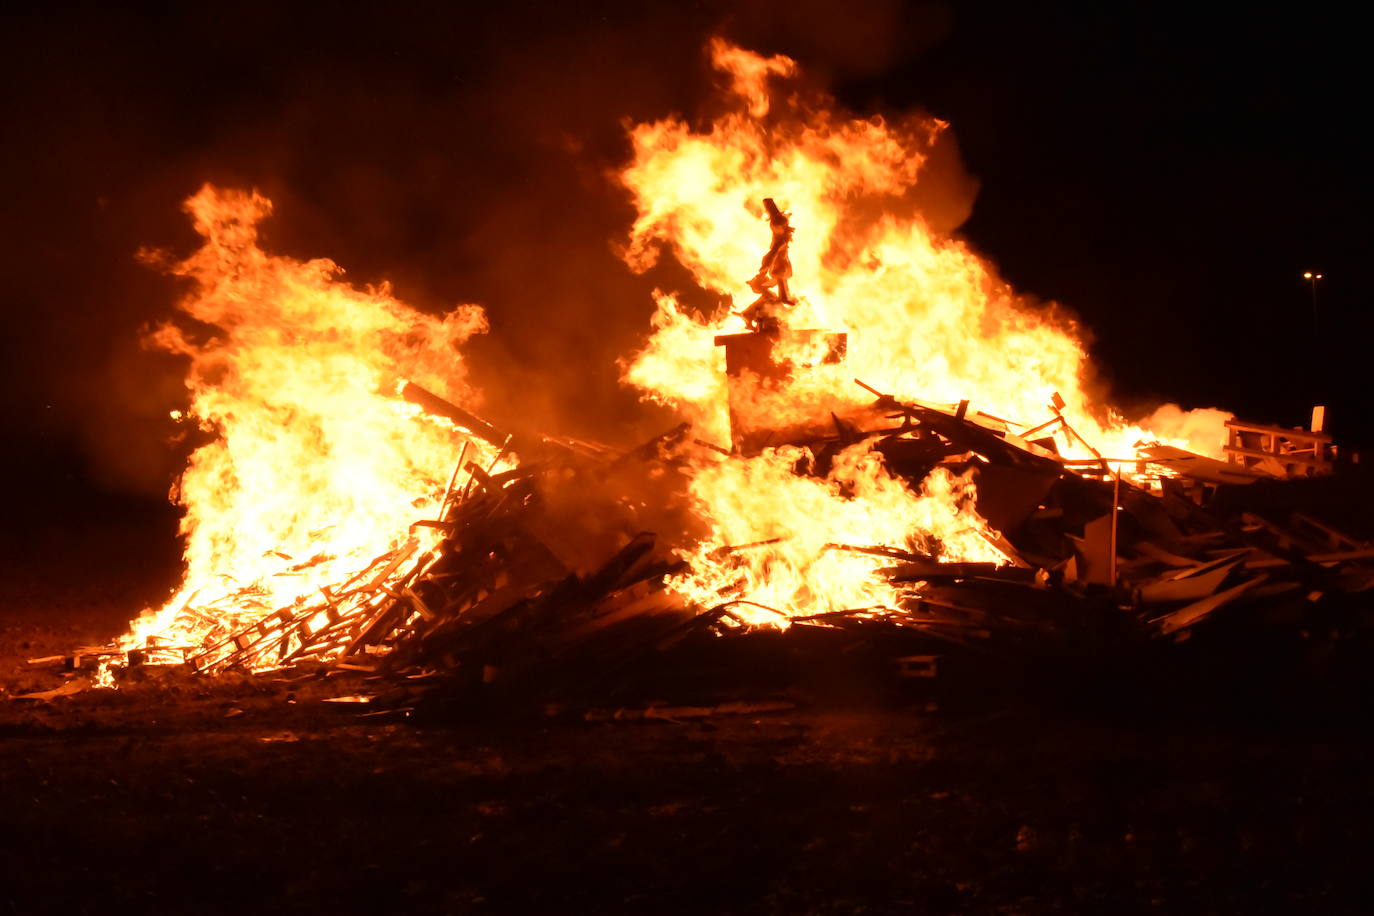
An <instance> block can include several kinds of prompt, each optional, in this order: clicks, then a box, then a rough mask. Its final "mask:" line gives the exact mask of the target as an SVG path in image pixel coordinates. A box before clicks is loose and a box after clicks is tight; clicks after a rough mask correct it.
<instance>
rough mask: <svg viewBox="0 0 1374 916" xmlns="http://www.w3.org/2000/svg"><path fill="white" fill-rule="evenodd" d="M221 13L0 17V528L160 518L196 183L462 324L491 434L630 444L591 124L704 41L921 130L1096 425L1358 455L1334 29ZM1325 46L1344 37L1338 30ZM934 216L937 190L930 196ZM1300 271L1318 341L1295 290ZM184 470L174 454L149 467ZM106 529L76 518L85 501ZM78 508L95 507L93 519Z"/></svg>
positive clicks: (1350, 121)
mask: <svg viewBox="0 0 1374 916" xmlns="http://www.w3.org/2000/svg"><path fill="white" fill-rule="evenodd" d="M1257 9H1258V7H1255V8H1253V9H1252V11H1251V12H1248V13H1242V12H1207V13H1200V12H1199V11H1198V10H1197V9H1196V8H1194V7H1192V6H1182V5H1180V6H1168V5H1161V4H1132V3H1113V4H1092V5H1087V4H1085V5H1081V6H1079V5H1069V4H1017V5H1010V4H1006V5H1004V4H989V3H926V4H906V5H903V4H893V3H857V4H855V3H843V4H841V3H833V4H832V3H815V2H787V3H783V2H758V3H745V4H729V3H720V2H709V3H696V4H679V5H674V6H672V7H667V6H665V7H660V6H658V5H653V4H630V3H579V4H572V3H568V4H561V5H553V4H532V3H504V4H500V5H497V4H491V5H488V6H485V7H472V6H463V5H458V4H440V3H405V2H400V3H389V4H384V5H370V6H365V7H364V6H357V7H355V6H350V5H347V4H340V5H335V6H333V7H330V8H328V9H327V10H323V11H322V10H317V9H314V8H304V7H301V8H292V7H289V6H285V5H280V4H270V3H257V2H240V3H233V4H218V5H215V6H214V7H213V8H192V9H183V8H180V7H174V6H172V5H142V6H138V5H125V6H122V7H121V8H120V9H118V10H114V9H105V8H103V6H100V5H89V6H71V5H68V6H53V5H43V6H41V7H37V6H35V7H33V8H32V9H30V10H28V11H27V12H19V13H13V12H12V13H9V14H6V17H5V21H4V29H3V34H4V38H3V39H0V40H2V41H3V50H4V53H3V55H2V56H3V64H0V66H2V67H3V77H4V83H3V86H4V89H3V91H4V96H3V109H0V113H2V115H3V122H2V123H3V124H4V130H5V140H4V144H3V152H0V156H3V161H0V174H3V175H4V181H5V185H6V201H5V206H4V208H3V219H4V222H5V225H4V229H3V246H2V249H0V250H3V258H4V261H3V263H2V264H0V270H2V271H3V272H2V273H0V277H3V285H0V302H2V303H3V318H4V328H5V332H4V343H3V353H2V355H3V373H2V374H0V384H2V385H3V392H4V403H5V429H6V445H5V454H6V461H7V464H8V465H9V467H8V468H7V471H8V479H9V480H10V481H12V482H13V484H14V492H15V497H14V499H13V500H12V506H31V507H34V508H38V509H40V510H41V511H43V512H55V513H58V514H60V512H58V510H59V509H60V508H61V507H63V506H68V507H80V506H90V505H96V504H97V503H98V504H99V505H109V506H114V507H115V508H112V509H111V510H110V511H123V508H121V507H124V508H127V506H128V505H130V504H135V503H136V504H144V503H147V504H152V503H154V502H157V501H160V500H161V499H162V498H163V495H164V494H165V492H166V489H167V486H168V484H169V483H170V482H171V480H172V479H173V477H174V476H175V474H176V472H177V470H178V468H179V466H180V462H181V460H182V458H183V454H182V452H181V451H179V450H178V447H176V446H169V445H168V443H167V440H168V438H169V436H170V435H171V434H172V432H173V428H172V425H171V424H170V422H169V421H168V420H167V418H166V414H167V411H168V410H170V409H171V408H173V407H177V406H179V405H180V404H181V403H182V401H183V397H184V396H183V393H182V389H181V382H180V369H179V367H178V366H177V364H176V362H175V360H173V359H171V358H170V357H167V356H164V355H161V354H157V353H153V352H150V351H147V350H144V349H142V348H141V347H140V345H139V335H140V329H141V328H143V327H144V326H146V325H147V324H148V323H149V322H153V321H157V320H159V319H161V318H163V317H166V316H167V315H169V314H170V313H171V310H172V304H173V302H174V300H175V296H176V289H175V287H174V286H173V284H172V283H170V282H169V281H168V280H167V279H166V278H164V277H161V276H159V275H157V274H156V273H155V272H153V271H152V270H149V269H148V268H146V267H144V266H142V265H140V264H139V263H137V262H136V260H135V257H134V255H135V252H136V251H137V250H138V249H139V248H141V247H144V246H156V247H160V248H169V249H171V250H173V251H177V252H181V253H185V252H188V251H189V250H191V248H192V247H193V246H194V243H195V239H194V236H193V235H192V233H191V231H190V228H189V224H188V221H187V220H186V218H185V217H184V215H183V214H182V213H181V212H180V209H179V208H180V202H181V200H182V199H183V198H185V197H186V196H188V195H189V194H191V193H192V192H194V191H195V189H196V188H197V187H198V186H199V185H200V184H201V183H202V182H204V181H207V180H209V181H215V182H218V183H222V184H227V185H232V186H240V187H258V188H260V189H261V190H262V191H263V192H264V193H266V194H267V195H268V196H270V197H271V198H272V199H273V201H274V202H275V204H276V215H275V216H274V217H273V218H272V220H271V221H270V222H269V223H268V224H267V230H266V237H267V245H268V247H269V248H270V249H272V250H275V251H278V252H283V253H288V254H292V255H295V256H298V257H319V256H324V257H329V258H332V259H334V260H335V261H337V262H338V263H340V264H341V265H343V266H344V267H345V268H346V269H347V270H348V277H349V278H350V279H351V280H352V281H353V282H357V283H367V282H378V281H382V280H389V281H391V282H392V283H394V284H395V287H396V291H397V294H398V295H399V297H400V298H402V299H403V300H405V301H407V302H410V303H412V304H414V305H416V306H418V307H421V308H425V309H436V310H437V309H442V308H447V307H449V306H451V305H453V304H455V303H458V302H478V303H481V304H482V305H483V306H485V307H486V308H487V310H488V313H489V315H490V319H491V324H492V330H491V333H490V335H489V336H488V337H487V338H486V339H483V340H481V341H479V342H475V343H474V344H473V345H472V346H471V347H470V348H469V355H468V358H469V362H470V363H471V365H472V367H473V372H474V375H475V378H476V381H477V383H478V384H479V386H481V387H482V388H484V389H485V390H486V392H487V395H488V402H489V403H488V409H489V411H490V412H491V413H492V414H493V415H494V416H496V417H498V418H509V417H512V416H515V415H522V416H523V418H524V419H525V421H526V422H529V423H532V424H534V425H538V426H542V427H544V428H549V429H553V430H555V431H559V432H564V433H570V434H581V435H587V436H594V437H600V438H604V439H610V440H619V441H630V440H632V439H634V438H636V437H640V436H643V435H647V434H650V433H653V432H656V431H658V430H659V429H660V428H662V427H663V426H665V425H666V418H665V417H663V416H662V415H661V414H655V413H654V412H653V411H649V410H647V409H644V408H642V407H641V406H640V405H638V404H637V403H636V400H635V397H634V395H633V394H632V393H630V392H627V391H625V390H623V389H621V388H619V387H618V385H617V384H616V369H615V366H614V361H615V358H616V357H618V356H621V355H624V354H625V353H627V352H628V351H629V350H630V349H631V348H632V347H633V346H634V344H635V343H636V342H637V341H638V340H639V339H640V338H641V337H642V335H643V334H644V333H645V331H646V329H647V319H648V315H649V313H650V311H651V301H650V297H649V292H650V290H651V289H652V288H653V287H654V286H667V287H670V288H671V287H674V286H682V285H683V284H685V283H687V280H686V278H685V275H684V274H683V273H682V272H681V271H680V270H678V269H675V268H674V267H673V266H672V265H671V264H668V265H665V266H663V267H661V268H657V269H656V270H655V271H653V272H651V274H650V275H648V276H644V277H639V276H635V275H633V274H631V273H630V272H629V271H628V270H627V269H626V268H624V266H623V265H622V264H621V263H620V262H619V261H618V260H617V259H616V257H615V255H614V253H613V251H612V244H613V243H615V242H617V241H620V240H622V239H623V238H624V236H625V233H626V231H627V229H628V226H629V223H630V221H631V220H632V218H633V211H632V209H631V207H630V205H629V203H628V200H627V198H626V197H625V195H624V193H623V192H622V191H620V190H618V189H617V188H616V186H615V184H614V182H613V181H612V180H611V179H610V178H609V176H610V175H611V174H612V173H613V171H614V169H615V168H616V167H617V166H618V165H620V164H622V163H623V162H624V161H625V159H626V156H627V154H628V145H627V143H626V140H625V133H624V127H623V123H624V121H625V119H630V120H633V121H639V120H645V119H651V118H658V117H663V116H666V115H668V114H670V113H672V112H683V113H686V114H688V115H689V116H690V115H698V114H700V112H701V110H702V108H701V106H702V104H703V102H704V100H705V99H706V98H707V96H708V93H709V89H710V86H711V76H710V73H709V71H708V68H707V66H706V63H705V56H704V52H703V45H704V42H705V40H706V38H707V37H708V36H709V35H711V34H713V33H717V32H719V33H721V34H725V35H727V36H729V37H731V38H732V39H734V40H736V41H739V42H742V43H744V44H746V45H747V46H750V47H754V48H757V49H759V50H762V51H766V52H783V53H787V54H789V55H792V56H794V57H795V58H797V59H798V60H799V62H800V63H801V64H802V66H803V67H804V68H806V69H807V70H808V71H809V72H810V73H811V74H813V75H814V76H815V77H816V78H817V79H819V80H822V81H824V82H825V83H827V84H828V85H830V86H831V88H832V90H833V91H834V92H836V93H837V95H838V97H839V98H840V99H841V101H842V102H843V103H844V104H846V105H847V106H849V107H851V108H852V109H854V110H855V111H858V112H860V113H871V112H889V113H892V112H901V111H906V110H910V109H914V108H919V109H923V110H925V111H927V112H930V113H932V114H934V115H936V116H938V117H940V118H942V119H945V120H947V121H949V122H950V123H951V124H952V125H953V131H954V135H955V137H957V142H958V149H959V150H960V152H961V155H962V159H963V162H964V168H965V170H966V172H967V174H968V175H971V176H973V179H976V185H975V183H974V182H973V181H971V180H968V179H967V177H966V176H965V177H964V178H962V179H959V176H957V175H956V176H955V178H956V179H957V181H956V183H959V182H962V183H961V184H960V186H959V190H958V192H957V194H966V193H971V192H972V190H973V189H974V188H975V187H976V189H977V196H976V199H974V201H973V204H972V211H971V216H970V218H969V219H968V220H967V222H966V223H965V224H964V225H963V227H962V228H961V230H960V233H961V234H962V235H963V236H964V237H965V238H967V239H968V240H969V241H970V242H971V243H972V244H973V245H974V246H975V247H976V248H977V249H978V250H979V251H981V252H982V253H984V254H986V255H987V256H988V257H989V258H990V259H991V260H992V261H993V262H994V263H996V264H997V265H998V266H999V267H1000V269H1001V271H1002V272H1003V274H1004V276H1005V277H1006V278H1007V279H1008V280H1009V281H1010V282H1011V283H1012V284H1013V285H1014V286H1015V287H1016V288H1018V289H1019V290H1021V291H1023V292H1025V293H1027V294H1030V295H1033V296H1036V297H1039V298H1042V299H1049V300H1056V301H1060V302H1063V303H1065V304H1067V305H1068V306H1069V307H1071V308H1072V309H1074V310H1075V311H1077V312H1078V313H1079V314H1080V315H1081V316H1082V317H1083V319H1084V321H1085V323H1086V324H1087V326H1088V327H1090V328H1091V329H1092V330H1093V333H1094V335H1095V339H1094V343H1093V351H1094V354H1095V357H1096V359H1097V362H1098V364H1099V368H1100V370H1101V372H1102V373H1103V374H1104V375H1105V376H1106V377H1107V379H1108V380H1109V381H1110V383H1111V384H1112V385H1113V387H1114V390H1115V392H1116V397H1117V398H1118V400H1119V401H1120V402H1121V403H1123V404H1125V405H1127V406H1132V405H1140V404H1146V403H1149V402H1151V401H1155V400H1173V401H1178V402H1181V403H1182V404H1184V405H1185V406H1189V407H1194V406H1219V407H1224V408H1226V409H1229V410H1233V411H1235V412H1237V413H1239V414H1241V415H1242V416H1244V417H1246V418H1249V419H1254V420H1257V421H1262V422H1277V423H1282V424H1285V425H1297V424H1302V423H1305V422H1306V420H1307V413H1308V410H1309V409H1310V406H1311V405H1312V404H1313V403H1315V402H1322V403H1326V404H1328V405H1329V406H1330V413H1329V416H1330V420H1329V424H1328V425H1329V428H1331V429H1332V430H1333V431H1334V432H1335V433H1336V435H1337V437H1338V439H1341V440H1343V441H1346V442H1348V443H1353V444H1360V443H1363V442H1365V441H1367V440H1372V439H1374V435H1371V433H1374V406H1371V405H1370V404H1369V403H1368V398H1367V396H1366V391H1367V386H1366V384H1365V377H1366V367H1367V366H1368V364H1369V357H1368V356H1367V350H1368V341H1370V340H1371V331H1374V327H1372V325H1374V322H1371V320H1370V318H1369V317H1368V315H1367V310H1366V308H1365V304H1366V301H1367V299H1368V291H1369V288H1370V282H1369V279H1368V277H1367V275H1366V273H1365V272H1364V265H1363V263H1362V262H1363V259H1364V254H1365V250H1366V247H1367V244H1368V241H1369V231H1368V222H1367V219H1368V218H1367V212H1368V208H1367V203H1368V196H1369V195H1368V189H1367V183H1366V182H1365V180H1364V174H1365V170H1366V168H1367V161H1368V156H1367V150H1366V148H1365V144H1364V141H1363V139H1362V136H1363V133H1364V125H1363V121H1364V119H1365V118H1366V114H1365V109H1366V101H1365V97H1366V90H1367V81H1366V80H1365V79H1364V75H1363V66H1362V64H1361V58H1360V55H1359V48H1358V45H1357V42H1358V39H1359V28H1358V26H1357V24H1356V22H1355V21H1354V20H1353V19H1352V18H1347V17H1346V15H1344V14H1342V13H1339V12H1338V11H1337V10H1338V7H1337V6H1336V5H1334V4H1329V5H1326V6H1324V7H1323V6H1313V5H1304V6H1301V7H1299V6H1293V7H1289V8H1277V7H1275V8H1273V11H1272V12H1267V13H1259V12H1256V11H1254V10H1257ZM1350 15H1351V16H1353V15H1354V14H1350ZM956 196H957V195H956ZM1308 269H1313V270H1318V271H1321V272H1322V273H1323V274H1324V275H1325V279H1324V280H1323V281H1322V284H1321V287H1320V297H1319V301H1318V306H1319V308H1318V310H1317V311H1316V312H1314V310H1313V300H1312V295H1311V293H1312V291H1311V288H1310V287H1309V286H1308V285H1307V284H1306V282H1305V281H1303V280H1302V278H1301V275H1302V272H1303V271H1304V270H1308ZM181 448H182V449H184V446H182V447H181ZM100 500H104V502H99V501H100ZM111 500H113V502H111Z"/></svg>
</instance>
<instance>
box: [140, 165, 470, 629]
mask: <svg viewBox="0 0 1374 916" xmlns="http://www.w3.org/2000/svg"><path fill="white" fill-rule="evenodd" d="M186 209H187V211H188V212H189V213H190V214H191V216H192V218H193V220H194V224H195V229H196V231H197V232H198V233H199V234H200V235H201V236H202V237H203V238H204V244H203V246H202V247H201V248H200V249H199V250H198V251H197V252H195V253H194V254H193V255H191V256H190V257H189V258H187V259H186V260H184V261H180V262H178V263H171V264H167V265H166V266H167V268H168V269H169V270H170V271H171V272H172V273H174V274H176V275H178V276H180V277H184V278H186V279H187V280H189V281H190V282H191V284H192V289H191V291H190V293H189V295H187V296H186V297H185V298H184V299H183V300H182V301H181V303H180V305H179V308H180V310H181V311H182V312H184V313H185V315H186V316H188V317H189V318H190V319H193V321H191V322H182V323H179V324H173V323H168V324H165V325H163V326H162V327H160V328H158V329H156V331H155V332H154V333H153V334H152V335H151V336H150V340H151V342H152V343H153V344H154V345H156V346H158V347H161V348H164V349H166V350H169V351H171V352H174V353H178V354H182V355H184V356H186V357H188V358H189V360H190V365H189V370H188V374H187V381H186V384H187V387H188V389H189V391H190V395H191V405H190V418H193V419H194V420H195V421H196V422H197V423H199V424H200V426H201V427H202V428H203V429H204V430H205V431H206V432H207V433H209V434H210V435H212V436H213V438H212V439H211V441H209V442H208V443H207V444H205V445H202V446H201V447H200V448H198V449H197V450H196V451H195V453H194V454H193V455H192V456H191V459H190V463H189V466H188V467H187V469H186V471H185V473H184V474H183V475H182V477H181V479H180V481H179V483H178V485H177V488H176V490H175V496H176V498H177V500H178V501H179V502H180V503H181V505H182V506H183V507H184V508H185V516H184V518H183V520H182V524H181V529H182V533H183V535H185V537H186V550H185V576H184V579H183V583H182V586H181V589H180V591H179V592H178V594H177V595H175V596H174V597H173V598H172V599H171V600H170V601H169V602H168V603H167V604H166V605H165V606H164V607H163V608H161V609H159V610H154V611H150V612H148V613H146V614H145V615H144V616H143V617H142V618H141V619H139V620H138V621H135V624H134V626H133V631H132V633H131V634H130V635H129V636H128V637H126V639H125V644H126V646H128V647H140V648H141V647H143V646H144V645H145V644H146V642H147V640H148V637H154V638H155V639H156V640H158V641H159V642H158V644H161V645H166V644H172V645H176V646H181V647H186V648H188V649H190V648H195V647H199V646H203V645H204V644H206V643H207V641H209V640H212V639H215V638H219V637H222V636H223V635H224V634H225V633H227V632H231V631H233V630H235V629H238V628H240V627H242V626H245V625H247V624H251V623H254V622H255V621H257V620H259V619H261V618H263V617H265V616H266V615H267V614H269V613H271V612H273V611H275V610H279V609H281V608H283V607H293V606H295V605H296V604H297V603H304V602H306V601H307V599H309V600H319V594H320V589H321V587H327V586H329V585H331V584H338V583H340V582H344V581H346V580H348V579H349V578H350V577H352V576H354V575H355V574H357V573H358V571H360V570H362V569H365V568H367V566H368V565H369V563H371V561H372V560H373V559H374V558H376V557H377V556H378V555H382V554H385V553H386V552H388V551H393V550H396V549H397V548H398V547H399V546H400V545H402V544H405V543H408V541H409V540H410V537H411V535H410V533H409V526H410V525H411V523H412V522H414V521H415V520H417V519H420V518H426V517H433V515H434V513H435V512H436V511H437V509H438V502H439V500H440V499H441V498H442V496H443V494H444V491H445V488H446V485H447V483H448V482H449V479H450V474H451V472H452V470H453V468H454V463H455V461H456V460H457V459H458V456H459V453H460V449H462V448H463V443H464V434H463V431H462V430H460V429H458V428H457V427H455V426H454V425H453V424H452V423H450V422H448V421H446V420H440V419H436V418H433V417H430V416H428V415H425V414H420V413H419V412H418V410H417V408H415V407H413V406H412V405H410V404H407V403H406V402H404V401H402V400H401V399H399V398H398V397H397V395H396V389H397V385H398V382H399V381H400V380H402V379H409V380H414V381H415V382H417V383H418V384H421V385H423V386H425V387H427V388H429V389H431V390H435V391H443V392H446V393H447V394H448V395H449V396H450V397H451V398H453V399H455V400H458V401H462V402H472V401H473V400H474V399H475V397H476V392H474V391H473V390H472V388H471V387H469V385H468V384H467V382H466V379H465V372H464V368H463V365H462V362H461V360H460V358H459V355H458V352H457V347H458V346H459V345H461V344H462V343H463V342H464V341H466V340H467V339H468V338H470V337H471V336H472V335H474V334H477V333H480V332H482V331H484V330H485V329H486V322H485V317H484V315H483V313H482V311H481V309H479V308H478V307H476V306H462V307H459V308H457V309H455V310H453V311H452V312H450V313H449V314H447V315H445V316H443V317H442V318H438V317H433V316H430V315H425V314H422V313H420V312H418V311H415V310H414V309H411V308H409V307H408V306H406V305H405V304H403V303H401V302H399V301H397V300H396V299H395V298H393V297H392V295H391V293H390V290H389V289H388V288H387V287H386V286H381V287H375V288H373V287H369V288H365V289H358V288H355V287H352V286H350V285H348V284H346V283H344V282H342V281H341V280H340V279H339V275H340V274H341V273H342V270H341V269H340V268H339V267H338V266H337V265H335V264H334V263H333V262H331V261H328V260H324V259H319V260H312V261H304V262H302V261H297V260H294V259H292V258H288V257H282V256H279V255H273V254H269V253H267V252H265V251H263V250H262V248H261V247H259V244H258V223H259V222H260V221H261V220H262V219H263V218H265V217H266V216H267V215H268V214H269V213H270V212H271V203H270V202H269V201H268V200H267V199H266V198H264V197H261V196H260V195H258V194H256V193H253V194H246V193H242V192H236V191H225V190H219V189H216V188H214V187H210V186H206V187H204V188H202V189H201V190H200V191H199V192H198V193H197V194H196V195H195V196H194V197H192V198H190V200H188V201H187V202H186ZM150 257H151V258H152V259H153V260H157V261H165V259H163V258H161V257H160V256H157V255H151V256H150ZM478 444H480V443H475V444H474V445H473V447H472V450H470V451H469V457H471V458H478V457H479V452H480V449H478V448H477V447H476V446H477V445H478ZM487 457H488V458H490V456H487ZM421 536H423V529H421Z"/></svg>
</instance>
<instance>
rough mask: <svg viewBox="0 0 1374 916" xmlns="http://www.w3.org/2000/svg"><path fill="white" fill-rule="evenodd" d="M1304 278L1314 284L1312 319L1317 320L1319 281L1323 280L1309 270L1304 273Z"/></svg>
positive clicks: (1319, 275) (1320, 276)
mask: <svg viewBox="0 0 1374 916" xmlns="http://www.w3.org/2000/svg"><path fill="white" fill-rule="evenodd" d="M1302 278H1303V279H1304V280H1306V281H1307V282H1308V283H1311V284H1312V318H1313V320H1315V319H1316V317H1317V281H1318V280H1320V279H1321V278H1322V275H1321V274H1318V273H1313V272H1312V271H1310V270H1309V271H1306V272H1305V273H1303V275H1302Z"/></svg>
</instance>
